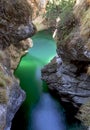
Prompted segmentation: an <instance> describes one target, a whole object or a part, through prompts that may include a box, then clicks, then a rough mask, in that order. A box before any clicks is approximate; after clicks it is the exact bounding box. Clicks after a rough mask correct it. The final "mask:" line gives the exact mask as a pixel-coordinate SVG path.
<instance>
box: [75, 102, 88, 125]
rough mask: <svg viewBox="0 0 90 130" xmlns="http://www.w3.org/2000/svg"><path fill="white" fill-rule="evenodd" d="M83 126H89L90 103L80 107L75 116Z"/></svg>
mask: <svg viewBox="0 0 90 130" xmlns="http://www.w3.org/2000/svg"><path fill="white" fill-rule="evenodd" d="M77 117H78V118H79V119H80V120H81V121H82V122H84V124H85V125H87V126H90V101H89V102H87V103H86V104H84V105H82V106H81V108H80V114H78V116H77Z"/></svg>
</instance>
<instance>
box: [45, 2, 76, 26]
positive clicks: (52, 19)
mask: <svg viewBox="0 0 90 130" xmlns="http://www.w3.org/2000/svg"><path fill="white" fill-rule="evenodd" d="M74 3H75V0H49V3H48V5H47V8H46V18H47V19H48V22H49V23H50V24H51V23H53V24H55V23H56V19H57V18H58V17H59V18H60V24H63V23H64V20H65V19H66V18H67V17H68V15H72V14H70V13H71V12H72V9H73V6H74Z"/></svg>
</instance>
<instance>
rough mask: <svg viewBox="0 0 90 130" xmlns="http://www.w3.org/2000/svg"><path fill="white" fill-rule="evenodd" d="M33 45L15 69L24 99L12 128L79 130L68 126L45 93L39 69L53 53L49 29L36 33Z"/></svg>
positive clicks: (54, 102)
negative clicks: (24, 95) (24, 94)
mask: <svg viewBox="0 0 90 130" xmlns="http://www.w3.org/2000/svg"><path fill="white" fill-rule="evenodd" d="M32 39H33V43H34V45H33V47H32V48H30V50H29V52H28V53H27V54H26V55H25V56H24V57H22V59H21V62H20V64H19V66H18V68H17V70H16V71H15V75H16V77H18V78H19V79H20V85H21V87H22V89H23V90H24V91H25V92H26V100H25V101H24V103H23V105H22V106H21V108H20V109H19V110H18V112H17V113H16V115H15V118H14V120H13V123H12V128H11V130H81V129H80V126H78V124H72V125H71V126H68V125H67V121H66V118H65V114H64V113H65V110H64V109H63V107H62V106H61V105H60V103H59V102H58V101H57V100H56V99H54V98H53V97H52V96H51V95H50V94H49V92H48V87H47V84H46V83H45V82H44V81H42V80H41V69H42V68H43V67H44V65H46V64H48V63H49V62H50V60H51V59H52V58H53V57H54V56H55V55H56V43H55V41H54V40H53V38H52V35H51V33H50V32H49V31H41V32H38V33H37V34H36V35H35V36H33V37H32Z"/></svg>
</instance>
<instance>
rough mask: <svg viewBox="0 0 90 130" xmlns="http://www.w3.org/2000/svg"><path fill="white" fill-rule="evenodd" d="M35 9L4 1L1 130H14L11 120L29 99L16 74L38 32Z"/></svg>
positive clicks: (19, 0)
mask: <svg viewBox="0 0 90 130" xmlns="http://www.w3.org/2000/svg"><path fill="white" fill-rule="evenodd" d="M31 17H32V9H31V7H30V5H29V4H28V3H27V1H25V0H0V130H10V127H11V121H12V119H13V117H14V115H15V113H16V112H17V110H18V109H19V107H20V105H21V104H22V102H23V101H24V100H25V92H24V91H23V90H22V89H21V88H20V85H19V81H18V79H16V78H15V77H14V74H13V71H14V70H15V69H16V67H17V65H18V64H19V61H20V58H21V56H22V55H24V54H25V53H26V51H27V49H28V48H29V47H31V46H32V41H31V40H30V39H27V38H29V37H31V36H32V35H33V34H34V33H35V31H36V29H35V27H34V25H33V24H32V22H31Z"/></svg>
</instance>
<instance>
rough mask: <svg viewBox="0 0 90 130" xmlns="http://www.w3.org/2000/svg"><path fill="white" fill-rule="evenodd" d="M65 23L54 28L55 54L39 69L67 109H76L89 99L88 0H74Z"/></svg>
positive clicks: (89, 45)
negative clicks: (71, 15)
mask: <svg viewBox="0 0 90 130" xmlns="http://www.w3.org/2000/svg"><path fill="white" fill-rule="evenodd" d="M66 17H67V16H66ZM68 17H69V16H68ZM64 25H65V26H64V27H63V28H64V29H63V28H61V26H60V27H58V32H57V54H58V57H55V58H54V59H53V60H52V61H51V63H50V64H48V65H46V66H45V67H44V69H42V79H43V80H45V81H46V82H47V84H48V87H49V89H50V90H51V91H53V92H54V93H55V92H56V93H57V94H58V98H59V99H60V100H61V101H62V102H63V105H64V106H65V107H66V109H68V110H69V112H71V110H72V111H73V110H75V109H72V108H73V107H74V108H76V112H77V111H78V109H79V108H80V106H81V105H83V104H85V103H86V102H87V101H90V68H89V64H90V1H89V0H82V1H80V0H77V2H76V5H75V6H74V10H73V17H71V18H69V19H67V20H66V21H65V23H64ZM63 34H65V35H63ZM66 104H67V105H66ZM72 106H73V107H72ZM70 107H71V108H70ZM89 111H90V108H89ZM76 112H75V113H76ZM75 113H74V114H75ZM89 125H90V124H89Z"/></svg>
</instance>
